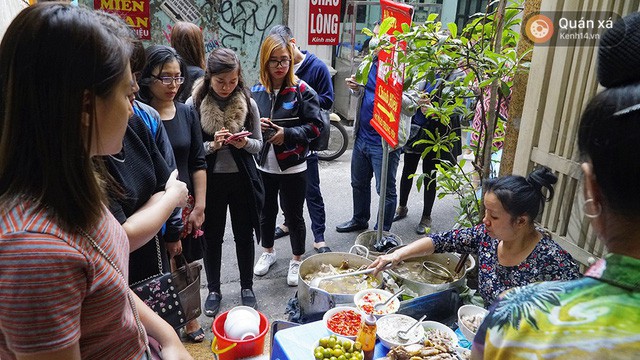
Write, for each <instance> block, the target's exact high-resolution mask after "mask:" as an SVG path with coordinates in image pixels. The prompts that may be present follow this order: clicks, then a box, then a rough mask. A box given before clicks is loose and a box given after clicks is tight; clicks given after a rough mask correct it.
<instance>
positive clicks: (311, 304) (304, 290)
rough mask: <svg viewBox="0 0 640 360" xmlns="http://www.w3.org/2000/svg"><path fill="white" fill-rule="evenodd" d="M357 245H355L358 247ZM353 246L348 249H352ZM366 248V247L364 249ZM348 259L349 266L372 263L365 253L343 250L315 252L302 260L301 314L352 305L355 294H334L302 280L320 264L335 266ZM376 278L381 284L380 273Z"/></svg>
mask: <svg viewBox="0 0 640 360" xmlns="http://www.w3.org/2000/svg"><path fill="white" fill-rule="evenodd" d="M358 246H359V245H355V247H358ZM353 249H354V248H353V247H352V248H351V250H350V251H353ZM365 250H366V249H365ZM345 260H348V261H349V266H350V267H360V266H362V265H364V266H369V264H371V263H372V261H371V260H369V259H368V258H367V257H366V255H365V257H362V256H360V255H356V254H352V253H351V252H349V253H343V252H328V253H322V254H316V255H313V256H310V257H308V258H307V259H305V260H303V261H302V263H301V264H300V271H299V273H298V304H299V305H300V310H301V311H302V313H303V314H305V315H307V316H309V315H313V314H319V313H324V312H326V311H327V310H329V309H331V308H334V307H336V306H339V305H351V306H353V296H354V295H355V294H335V293H329V292H327V291H325V290H322V289H318V288H314V287H311V286H310V285H309V283H307V282H306V281H304V280H303V279H304V277H305V276H307V275H309V274H311V273H313V272H314V271H316V270H318V269H319V268H320V266H321V265H322V264H331V265H333V266H335V267H338V266H340V264H342V262H343V261H345ZM377 278H378V280H380V284H382V274H378V276H377Z"/></svg>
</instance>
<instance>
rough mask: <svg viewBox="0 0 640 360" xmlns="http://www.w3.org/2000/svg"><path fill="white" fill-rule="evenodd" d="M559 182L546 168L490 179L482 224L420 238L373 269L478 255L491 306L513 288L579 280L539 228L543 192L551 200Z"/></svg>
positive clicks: (564, 254)
mask: <svg viewBox="0 0 640 360" xmlns="http://www.w3.org/2000/svg"><path fill="white" fill-rule="evenodd" d="M556 181H557V177H556V176H555V175H554V174H553V173H551V171H550V170H549V169H547V168H545V167H541V168H539V169H537V170H534V171H533V172H532V173H531V174H529V176H527V178H524V177H522V176H514V175H512V176H504V177H499V178H495V179H490V180H488V181H487V182H486V183H485V184H484V185H483V187H484V188H485V189H486V190H485V193H484V200H483V201H484V206H485V209H486V212H485V216H484V218H483V219H482V224H480V225H477V226H475V227H472V228H465V229H455V230H451V231H448V232H444V233H439V234H433V235H431V236H428V237H424V238H421V239H418V240H417V241H415V242H413V243H411V244H410V245H407V246H405V247H403V248H400V249H398V250H397V251H394V252H393V253H391V254H386V255H381V256H379V257H378V258H377V259H376V260H375V261H374V262H373V263H372V264H371V265H370V266H369V267H370V268H371V267H375V268H376V270H375V272H374V274H376V273H378V272H379V271H381V270H383V268H384V267H385V266H387V264H389V263H393V265H394V266H396V265H398V263H399V262H401V261H403V260H406V259H410V258H414V257H418V256H423V255H430V254H433V253H443V252H458V253H464V254H474V255H477V256H478V284H479V289H478V291H479V293H480V296H482V299H483V300H484V303H485V307H486V306H489V305H490V304H491V303H492V302H493V301H494V300H495V299H496V297H497V296H498V295H499V294H500V293H501V292H503V291H504V290H507V289H510V288H512V287H516V286H522V285H527V284H530V283H533V282H537V281H549V280H571V279H576V278H578V277H580V272H579V270H578V265H577V264H576V262H575V261H574V260H573V258H572V257H571V255H569V253H567V252H566V251H565V250H563V249H562V248H561V247H560V246H559V245H558V244H557V243H556V242H555V241H553V239H551V236H550V235H549V234H548V233H546V232H544V231H543V230H542V229H539V228H537V227H536V225H535V224H534V219H535V218H536V216H538V213H540V212H541V211H542V209H543V207H544V202H545V196H544V194H543V193H542V188H543V187H544V188H547V190H548V191H549V198H548V199H551V198H552V197H553V184H555V182H556Z"/></svg>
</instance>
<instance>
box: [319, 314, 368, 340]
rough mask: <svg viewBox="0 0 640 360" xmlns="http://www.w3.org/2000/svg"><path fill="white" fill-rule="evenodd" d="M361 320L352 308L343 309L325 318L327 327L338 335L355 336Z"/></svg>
mask: <svg viewBox="0 0 640 360" xmlns="http://www.w3.org/2000/svg"><path fill="white" fill-rule="evenodd" d="M361 322H362V319H361V317H360V314H358V313H357V312H355V311H353V310H343V311H340V312H337V313H335V314H334V315H333V316H331V317H330V318H329V320H327V327H328V328H329V330H331V331H333V332H334V333H336V334H338V335H345V336H356V335H357V334H358V330H359V329H360V323H361Z"/></svg>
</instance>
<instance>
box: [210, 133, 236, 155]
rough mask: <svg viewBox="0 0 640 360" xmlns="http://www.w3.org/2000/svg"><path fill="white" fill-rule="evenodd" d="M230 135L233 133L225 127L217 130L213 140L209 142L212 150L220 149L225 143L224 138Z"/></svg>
mask: <svg viewBox="0 0 640 360" xmlns="http://www.w3.org/2000/svg"><path fill="white" fill-rule="evenodd" d="M229 136H231V133H230V132H229V130H227V129H225V128H222V129H220V130H218V131H216V132H215V134H214V135H213V141H211V142H210V143H209V146H210V148H211V150H212V151H215V150H218V149H220V148H221V147H222V145H223V144H224V140H225V139H226V138H227V137H229Z"/></svg>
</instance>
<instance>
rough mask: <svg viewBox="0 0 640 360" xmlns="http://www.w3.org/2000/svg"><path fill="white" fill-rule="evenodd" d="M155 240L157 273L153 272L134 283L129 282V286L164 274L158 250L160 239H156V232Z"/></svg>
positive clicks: (160, 254) (160, 253)
mask: <svg viewBox="0 0 640 360" xmlns="http://www.w3.org/2000/svg"><path fill="white" fill-rule="evenodd" d="M155 241H156V257H157V260H158V273H157V274H154V275H151V276H149V277H148V278H146V279H142V280H140V281H136V282H135V283H133V284H131V286H136V285H138V284H142V283H143V282H146V281H149V280H151V279H153V278H155V277H156V276H158V275H162V274H164V271H162V252H161V250H160V239H158V235H157V234H156V236H155Z"/></svg>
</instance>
